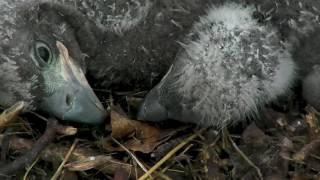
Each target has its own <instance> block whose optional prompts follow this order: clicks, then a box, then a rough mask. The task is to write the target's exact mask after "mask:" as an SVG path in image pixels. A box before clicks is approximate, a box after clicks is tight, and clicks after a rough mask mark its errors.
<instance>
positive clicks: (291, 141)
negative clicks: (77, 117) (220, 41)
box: [0, 97, 320, 180]
mask: <svg viewBox="0 0 320 180" xmlns="http://www.w3.org/2000/svg"><path fill="white" fill-rule="evenodd" d="M132 99H133V100H134V103H132V102H131V101H133V100H132ZM126 100H130V102H128V104H127V105H126V104H121V105H116V106H115V105H112V106H111V108H110V121H106V124H105V126H101V127H88V126H82V125H75V126H71V125H70V124H69V125H61V124H57V125H56V126H55V127H56V128H55V131H56V133H58V136H54V137H55V138H53V139H52V140H51V141H50V142H51V143H48V144H46V145H45V147H44V148H43V150H42V152H41V153H40V154H39V153H38V154H39V156H33V157H32V159H33V160H32V161H28V163H27V167H26V171H25V170H24V169H22V170H19V171H18V172H19V173H16V175H15V176H16V177H17V178H20V177H29V178H30V179H48V178H52V177H53V174H55V173H56V175H55V178H56V177H59V178H60V179H71V180H73V179H119V180H122V179H139V178H140V179H219V180H220V179H221V180H223V179H249V180H250V179H268V180H277V179H319V178H320V177H319V176H320V175H319V172H320V153H319V152H320V151H319V149H320V140H319V139H320V135H319V119H318V117H319V113H318V112H317V111H316V110H314V109H313V108H312V107H309V106H308V107H307V108H304V107H302V108H292V110H290V109H291V108H285V109H286V111H285V112H282V111H278V110H275V109H273V108H266V109H265V110H264V111H263V113H264V115H262V116H261V117H262V118H261V120H260V121H255V122H251V123H250V124H249V125H245V126H243V125H242V124H238V125H235V126H232V127H229V128H228V129H225V130H223V131H216V130H215V129H200V130H199V129H198V128H197V127H194V126H193V125H185V124H181V123H176V122H175V123H174V122H173V121H168V122H166V123H163V124H153V123H146V122H142V121H137V120H134V112H131V110H136V107H135V108H134V107H132V108H131V107H128V106H131V105H132V104H134V106H138V103H139V101H138V100H137V101H136V99H135V98H134V97H133V98H126ZM16 107H20V106H16ZM18 109H19V108H18ZM298 109H300V110H299V111H298ZM7 112H17V114H16V115H11V116H10V119H16V120H12V121H7V122H10V123H7V124H6V125H5V126H2V134H0V143H1V144H2V145H1V161H2V162H1V163H0V165H2V166H0V167H4V166H3V164H4V163H3V162H14V161H19V162H20V163H22V164H23V161H21V160H20V159H19V158H20V157H23V156H28V153H29V152H32V149H34V148H35V147H36V146H37V145H36V144H37V139H39V137H41V136H42V135H43V134H45V133H44V130H43V129H44V127H45V124H46V123H47V122H46V121H42V120H39V118H38V117H35V116H34V115H27V116H24V115H19V114H20V111H11V110H10V111H8V110H7V111H5V112H4V113H2V114H8V113H7ZM6 117H9V116H6ZM11 117H12V118H11ZM7 119H8V118H7ZM39 122H40V123H39ZM40 139H41V138H40ZM75 141H76V142H77V145H76V146H74V147H73V148H74V149H73V150H72V151H71V149H72V148H71V147H72V144H73V142H75ZM48 142H49V141H48ZM68 152H69V156H67V154H68ZM59 167H60V168H59ZM0 170H1V168H0ZM1 172H4V171H3V170H2V171H1Z"/></svg>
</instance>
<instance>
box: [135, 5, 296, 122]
mask: <svg viewBox="0 0 320 180" xmlns="http://www.w3.org/2000/svg"><path fill="white" fill-rule="evenodd" d="M255 11H256V9H255V8H254V7H253V6H246V7H244V6H242V5H239V4H235V3H226V4H224V5H222V6H220V7H212V8H210V9H209V10H208V11H207V14H206V15H204V16H202V17H201V18H200V20H199V22H198V23H196V24H195V25H194V27H193V28H192V30H191V33H190V35H189V36H188V38H186V40H185V41H183V42H181V43H180V44H181V46H182V47H183V48H182V49H181V51H180V52H179V53H178V55H177V57H176V61H175V62H174V63H173V65H172V66H171V68H170V70H169V71H168V73H167V74H166V75H165V77H164V78H163V79H162V80H161V82H160V83H159V84H158V85H157V86H156V87H154V88H153V89H152V90H151V91H150V92H149V94H148V95H147V96H146V98H145V100H144V103H143V104H142V106H141V109H140V111H139V114H138V118H139V119H144V120H149V121H162V120H165V119H175V120H179V121H183V122H192V123H196V124H199V125H202V126H215V127H217V128H222V127H224V126H226V125H229V124H232V123H235V122H238V121H239V120H243V119H244V118H246V117H250V116H251V117H252V116H255V115H256V114H257V113H258V109H259V107H260V106H263V105H265V104H266V103H268V102H270V101H272V100H274V99H275V98H276V97H278V96H279V95H281V94H283V93H285V92H287V91H288V90H289V89H290V87H291V85H292V83H293V81H294V77H295V70H296V68H295V63H294V62H293V60H292V57H291V54H290V52H289V51H290V48H288V47H289V46H288V45H287V44H285V43H283V42H282V41H281V39H280V35H279V32H278V31H277V29H276V28H273V27H272V26H271V25H269V24H264V25H261V24H259V23H258V21H257V20H256V19H254V18H253V14H254V12H255Z"/></svg>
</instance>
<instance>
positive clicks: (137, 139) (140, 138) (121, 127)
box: [103, 107, 177, 153]
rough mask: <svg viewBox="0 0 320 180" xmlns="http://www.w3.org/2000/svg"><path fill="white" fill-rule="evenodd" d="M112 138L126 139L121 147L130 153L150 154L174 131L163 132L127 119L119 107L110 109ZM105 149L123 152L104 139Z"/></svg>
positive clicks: (107, 139) (108, 139) (147, 124)
mask: <svg viewBox="0 0 320 180" xmlns="http://www.w3.org/2000/svg"><path fill="white" fill-rule="evenodd" d="M111 127H112V134H111V135H112V137H114V138H117V139H126V141H125V142H124V143H123V145H124V146H125V147H126V148H128V149H129V150H132V151H140V152H143V153H150V152H152V151H153V150H154V149H155V148H156V147H157V146H158V145H159V144H161V143H163V142H165V141H167V140H168V139H169V138H170V137H171V136H172V135H173V134H175V132H176V131H177V130H176V129H170V130H164V129H159V128H158V127H155V126H152V125H151V124H149V123H144V122H141V121H136V120H132V119H130V118H128V117H127V116H126V114H125V113H124V112H123V110H122V109H121V108H120V107H112V108H111ZM103 146H104V148H105V149H108V150H114V151H123V149H122V148H121V147H113V146H112V140H111V139H110V138H106V139H105V142H104V144H103Z"/></svg>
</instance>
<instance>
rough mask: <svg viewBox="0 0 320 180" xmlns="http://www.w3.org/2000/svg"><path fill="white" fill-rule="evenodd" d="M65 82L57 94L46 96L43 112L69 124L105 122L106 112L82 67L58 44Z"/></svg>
mask: <svg viewBox="0 0 320 180" xmlns="http://www.w3.org/2000/svg"><path fill="white" fill-rule="evenodd" d="M56 46H57V48H58V50H59V62H60V66H61V67H60V68H61V75H62V79H63V82H62V83H61V85H60V86H59V87H57V88H56V91H55V92H54V93H53V94H52V95H51V96H48V97H45V98H44V100H43V102H42V104H41V109H42V110H44V111H47V112H48V113H51V114H52V115H54V116H56V117H58V118H60V119H62V120H66V121H75V122H80V123H87V124H99V123H102V122H103V121H104V119H105V117H106V111H105V110H104V108H103V105H102V104H101V102H100V101H99V99H98V97H97V96H96V95H95V93H94V92H93V90H92V88H91V87H90V85H89V83H88V81H87V79H86V78H85V75H84V73H83V71H82V69H81V68H80V67H78V66H77V65H75V64H74V62H73V60H72V58H71V57H70V56H69V53H68V50H67V48H66V47H65V46H64V45H63V44H62V43H61V42H57V43H56Z"/></svg>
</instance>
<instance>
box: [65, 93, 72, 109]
mask: <svg viewBox="0 0 320 180" xmlns="http://www.w3.org/2000/svg"><path fill="white" fill-rule="evenodd" d="M66 104H67V106H69V107H71V106H72V104H73V98H72V96H71V95H70V94H67V95H66Z"/></svg>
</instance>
